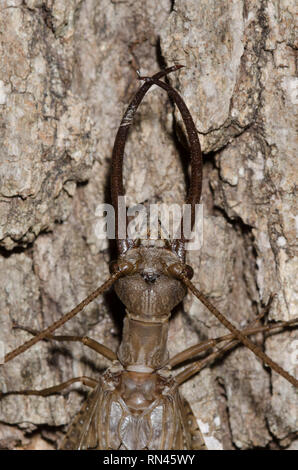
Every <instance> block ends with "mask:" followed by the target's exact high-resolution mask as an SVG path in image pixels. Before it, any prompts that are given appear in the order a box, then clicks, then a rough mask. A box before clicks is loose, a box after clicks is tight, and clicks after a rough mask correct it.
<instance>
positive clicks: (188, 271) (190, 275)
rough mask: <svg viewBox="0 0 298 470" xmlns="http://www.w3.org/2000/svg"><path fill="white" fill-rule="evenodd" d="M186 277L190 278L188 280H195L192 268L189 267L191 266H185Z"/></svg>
mask: <svg viewBox="0 0 298 470" xmlns="http://www.w3.org/2000/svg"><path fill="white" fill-rule="evenodd" d="M185 275H186V277H188V279H192V278H193V269H192V267H191V266H189V264H186V265H185Z"/></svg>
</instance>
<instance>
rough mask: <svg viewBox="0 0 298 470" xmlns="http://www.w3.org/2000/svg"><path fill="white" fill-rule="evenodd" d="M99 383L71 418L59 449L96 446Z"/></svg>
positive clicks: (99, 397) (94, 447) (93, 447)
mask: <svg viewBox="0 0 298 470" xmlns="http://www.w3.org/2000/svg"><path fill="white" fill-rule="evenodd" d="M102 395H103V394H102V387H101V384H99V385H98V386H97V387H96V388H95V389H94V390H92V392H90V394H89V395H88V397H87V400H86V401H85V402H84V403H83V406H82V408H81V409H80V411H79V412H78V414H77V415H76V416H75V418H74V419H73V421H72V423H71V424H70V427H69V429H68V431H67V434H66V436H65V437H64V439H63V441H62V442H61V444H60V446H59V450H86V449H96V448H97V446H98V423H97V421H98V412H97V410H98V407H99V406H100V402H101V399H102Z"/></svg>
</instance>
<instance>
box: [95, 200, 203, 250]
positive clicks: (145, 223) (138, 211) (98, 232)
mask: <svg viewBox="0 0 298 470" xmlns="http://www.w3.org/2000/svg"><path fill="white" fill-rule="evenodd" d="M95 216H96V218H97V222H96V224H95V236H96V237H97V238H98V239H100V240H103V239H106V238H108V239H115V237H116V220H115V210H114V207H113V206H112V205H111V204H98V206H97V207H96V212H95ZM182 220H183V223H182ZM126 235H127V237H128V238H130V239H132V240H137V239H140V240H148V239H150V240H159V239H163V240H175V239H180V238H181V236H182V235H183V237H184V240H185V241H186V243H185V249H186V250H189V251H191V250H199V249H201V247H202V244H203V205H202V204H196V206H195V214H194V223H193V227H192V226H191V205H190V204H183V205H182V206H179V205H178V204H164V203H162V204H150V205H149V206H148V207H147V206H145V205H143V204H136V205H135V206H132V207H129V208H127V207H126V204H125V196H119V198H118V236H119V238H120V239H125V238H126Z"/></svg>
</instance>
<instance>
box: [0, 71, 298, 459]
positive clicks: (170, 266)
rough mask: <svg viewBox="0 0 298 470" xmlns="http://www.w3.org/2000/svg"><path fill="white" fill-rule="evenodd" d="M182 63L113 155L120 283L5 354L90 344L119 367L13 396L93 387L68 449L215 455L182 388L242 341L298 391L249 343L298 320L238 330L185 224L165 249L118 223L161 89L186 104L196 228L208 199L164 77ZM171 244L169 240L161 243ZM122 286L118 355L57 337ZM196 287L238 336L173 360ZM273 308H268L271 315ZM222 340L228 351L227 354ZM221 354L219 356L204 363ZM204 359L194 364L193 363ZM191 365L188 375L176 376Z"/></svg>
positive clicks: (192, 141) (131, 111) (124, 131)
mask: <svg viewBox="0 0 298 470" xmlns="http://www.w3.org/2000/svg"><path fill="white" fill-rule="evenodd" d="M181 67H182V66H180V65H175V66H173V67H170V68H168V69H166V70H164V71H161V72H159V73H157V74H155V75H153V76H152V77H140V78H141V79H142V80H144V84H143V85H142V86H141V87H140V88H139V90H138V91H137V93H136V94H135V96H134V98H133V100H132V101H131V103H130V105H129V106H128V108H127V110H126V112H125V114H124V116H123V118H122V121H121V123H120V127H119V129H118V132H117V135H116V139H115V144H114V148H113V154H112V178H111V189H112V203H113V207H114V209H115V223H116V227H115V233H116V241H117V248H118V255H119V256H118V259H117V261H116V262H114V263H112V265H111V276H110V277H109V279H108V280H107V281H106V282H105V283H104V284H103V285H101V286H100V287H99V288H97V289H96V290H95V291H94V292H93V293H92V294H90V295H89V296H88V297H86V298H85V299H84V300H83V301H82V302H81V303H80V304H78V305H77V306H76V307H75V308H74V309H73V310H71V311H70V312H68V313H67V314H66V315H64V316H63V317H62V318H60V319H59V320H57V321H56V322H54V323H53V324H52V325H51V326H49V327H48V328H47V329H45V330H44V331H42V332H37V331H34V330H31V329H30V328H25V327H23V329H26V330H27V331H29V332H30V333H31V334H32V335H33V337H32V338H31V339H30V340H29V341H27V342H26V343H24V344H23V345H21V346H19V347H18V348H16V349H15V350H13V351H12V352H10V353H8V354H7V355H6V356H5V362H8V361H10V360H11V359H13V358H15V357H16V356H18V355H19V354H21V353H23V352H25V351H26V350H27V349H28V348H30V347H32V346H33V345H34V344H36V343H37V342H38V341H41V340H43V339H46V340H56V341H77V342H81V343H83V344H84V345H86V346H88V347H89V348H91V349H93V350H94V351H96V352H97V353H99V354H101V355H103V356H104V357H106V358H108V359H109V360H111V361H112V365H111V366H110V367H109V368H108V369H107V370H106V371H105V373H104V374H103V375H102V376H101V377H100V378H99V379H98V380H96V379H94V378H90V377H85V376H81V377H75V378H72V379H69V380H68V381H66V382H64V383H62V384H59V385H56V386H53V387H50V388H46V389H43V390H24V391H8V392H6V393H2V394H1V395H0V398H3V397H4V396H6V395H9V394H20V395H39V396H48V395H51V394H54V393H59V392H60V391H62V390H63V389H65V388H66V387H68V386H69V385H71V384H72V383H75V382H79V383H83V384H85V385H87V386H90V387H91V388H93V390H92V391H91V392H90V394H89V396H88V398H87V400H86V401H85V402H84V403H83V406H82V408H81V410H80V411H79V412H78V414H77V415H76V416H75V418H74V420H73V422H72V423H71V425H70V427H69V430H68V432H67V433H66V435H65V437H64V439H63V441H62V443H61V444H60V449H79V450H84V449H126V450H135V449H138V450H139V449H147V450H151V449H166V450H177V449H189V450H206V449H207V447H206V445H205V442H204V438H203V435H202V433H201V431H200V429H199V427H198V425H197V422H196V419H195V417H194V415H193V412H192V410H191V408H190V405H189V404H188V402H187V401H186V400H185V399H184V398H183V397H182V396H181V395H180V393H179V386H180V385H181V384H182V383H183V382H185V381H186V380H188V379H189V378H190V377H192V376H194V375H195V374H197V373H198V372H199V371H200V370H202V369H203V368H204V367H206V366H207V365H209V364H210V363H211V362H212V361H214V360H215V359H216V358H218V357H221V356H222V355H223V354H224V353H225V352H226V351H228V350H231V349H232V348H234V347H235V346H236V345H237V344H239V343H242V344H244V345H245V346H246V347H247V348H248V349H250V350H251V351H252V352H253V353H254V354H255V355H256V356H258V357H259V358H260V359H261V360H262V361H263V362H264V363H266V364H267V365H268V366H270V367H271V368H272V369H273V370H274V371H276V372H277V373H278V374H280V375H281V376H283V377H284V378H285V379H286V380H288V381H289V382H290V383H291V384H293V385H294V386H295V387H297V383H298V382H297V380H296V379H295V378H294V377H293V376H292V375H290V374H289V373H288V372H286V371H285V370H284V369H282V368H281V367H280V366H279V365H278V364H276V363H275V362H274V361H273V360H272V359H270V358H269V357H268V356H267V355H266V354H265V353H264V352H263V351H262V350H261V349H259V348H258V347H257V346H256V345H255V344H254V343H253V342H252V341H251V340H250V338H249V336H250V335H253V334H255V333H257V332H265V331H272V330H274V329H276V328H281V327H288V326H291V325H293V324H294V323H295V322H297V320H291V321H289V322H280V323H277V324H275V325H273V326H272V325H271V326H260V325H258V320H259V319H260V318H261V317H262V316H263V315H264V313H263V314H261V315H259V317H257V319H256V321H255V322H253V323H252V324H250V325H249V326H248V327H246V328H245V329H244V330H241V331H240V330H238V329H237V328H235V326H234V325H233V324H232V323H231V322H230V321H229V320H228V319H227V318H225V317H224V316H223V315H222V314H221V313H220V312H219V310H217V308H215V307H214V306H213V305H212V304H211V303H210V302H209V300H208V299H207V298H206V297H205V296H204V295H203V294H202V292H200V291H199V290H198V289H197V288H196V287H195V286H194V284H193V283H192V282H191V278H192V274H193V271H192V268H191V267H190V266H188V265H186V264H185V251H186V249H185V243H186V241H187V240H186V239H185V237H184V232H183V227H184V219H183V217H182V219H181V222H180V228H181V236H180V238H177V239H176V238H175V239H172V240H165V241H164V242H162V243H157V242H155V243H153V242H152V241H151V240H140V239H138V240H135V239H132V238H129V237H128V235H127V232H126V233H125V236H124V237H123V238H121V236H120V230H121V227H120V226H119V225H120V224H118V200H119V197H120V196H124V194H125V192H124V187H123V181H122V166H123V155H124V147H125V142H126V138H127V135H128V131H129V129H130V126H131V123H132V120H133V117H134V115H135V113H136V110H137V108H138V106H139V105H140V103H141V101H142V99H143V98H144V96H145V94H146V93H147V91H148V90H149V89H150V87H151V86H152V85H157V86H158V87H160V88H162V89H164V90H165V91H166V92H167V94H168V96H169V97H170V98H171V99H172V100H173V101H174V103H175V104H176V105H177V107H178V109H179V111H180V113H181V116H182V118H183V121H184V124H185V128H186V131H187V136H188V141H189V146H190V162H191V176H190V189H189V192H188V196H187V201H186V202H187V203H188V204H190V207H191V222H192V224H193V222H194V215H195V206H196V204H198V203H199V201H200V196H201V187H202V155H201V148H200V142H199V138H198V134H197V131H196V127H195V125H194V122H193V119H192V117H191V115H190V112H189V110H188V108H187V107H186V105H185V103H184V101H183V99H182V98H181V96H180V95H179V94H178V92H177V91H176V90H175V89H174V88H172V87H171V86H170V85H169V84H167V83H165V82H163V81H161V80H160V79H161V78H162V77H164V76H166V75H167V74H168V73H170V72H173V71H175V70H178V69H180V68H181ZM158 242H161V240H158ZM112 285H113V286H114V288H115V291H116V293H117V295H118V297H119V298H120V300H121V301H122V302H123V304H124V305H125V307H126V316H125V319H124V327H123V335H122V341H121V344H120V346H119V348H118V351H117V353H115V352H114V351H112V350H111V349H109V348H108V347H106V346H104V345H103V344H101V343H98V342H97V341H95V340H93V339H91V338H89V337H85V336H84V337H80V336H55V335H53V332H54V331H55V330H56V329H57V328H59V327H61V326H62V325H63V324H65V323H66V322H67V321H69V320H70V319H71V318H73V317H74V316H75V315H76V314H77V313H79V312H80V311H81V310H82V309H83V308H84V307H85V306H86V305H88V304H89V303H90V302H91V301H92V300H94V299H95V298H96V297H97V296H99V295H100V294H102V293H104V292H105V291H106V290H107V289H108V288H110V287H111V286H112ZM187 289H189V290H190V291H191V292H192V293H193V294H194V295H195V296H196V297H197V298H198V299H199V300H200V301H201V302H202V303H203V304H204V305H205V306H206V307H207V309H208V310H209V311H210V312H211V313H212V314H213V315H215V317H216V318H217V319H218V320H219V321H220V322H221V323H222V324H223V325H224V326H225V327H226V328H227V329H228V330H229V331H230V333H229V334H227V335H225V336H222V337H219V338H216V339H210V340H206V341H204V342H203V343H200V344H197V345H195V346H192V347H190V348H188V349H186V350H185V351H182V352H180V353H178V354H176V355H175V356H174V357H172V358H169V354H168V350H167V336H168V327H169V319H170V316H171V312H172V310H173V308H174V307H175V306H176V305H177V304H179V302H181V300H182V299H183V298H184V296H185V295H186V292H187ZM268 308H269V307H267V309H268ZM220 343H224V346H221V347H218V346H219V345H220ZM210 348H215V349H214V351H213V352H212V353H210V354H209V355H205V356H204V357H202V358H199V359H198V358H197V356H198V355H199V354H201V353H206V352H207V351H208V350H209V349H210ZM192 358H196V360H195V361H194V362H192V363H190V364H187V365H185V363H186V362H187V361H190V359H192ZM179 365H184V366H185V367H184V369H183V370H182V371H181V372H178V373H176V374H175V373H174V372H173V371H172V369H173V368H174V367H176V366H179Z"/></svg>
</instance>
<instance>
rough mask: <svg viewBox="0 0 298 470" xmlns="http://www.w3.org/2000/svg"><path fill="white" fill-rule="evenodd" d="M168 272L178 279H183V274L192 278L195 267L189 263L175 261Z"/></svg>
mask: <svg viewBox="0 0 298 470" xmlns="http://www.w3.org/2000/svg"><path fill="white" fill-rule="evenodd" d="M168 273H169V274H170V275H171V276H173V277H176V278H177V279H181V278H183V276H184V277H187V278H188V279H191V278H192V276H193V269H192V267H191V266H189V265H188V264H182V263H174V264H171V265H170V266H168Z"/></svg>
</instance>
